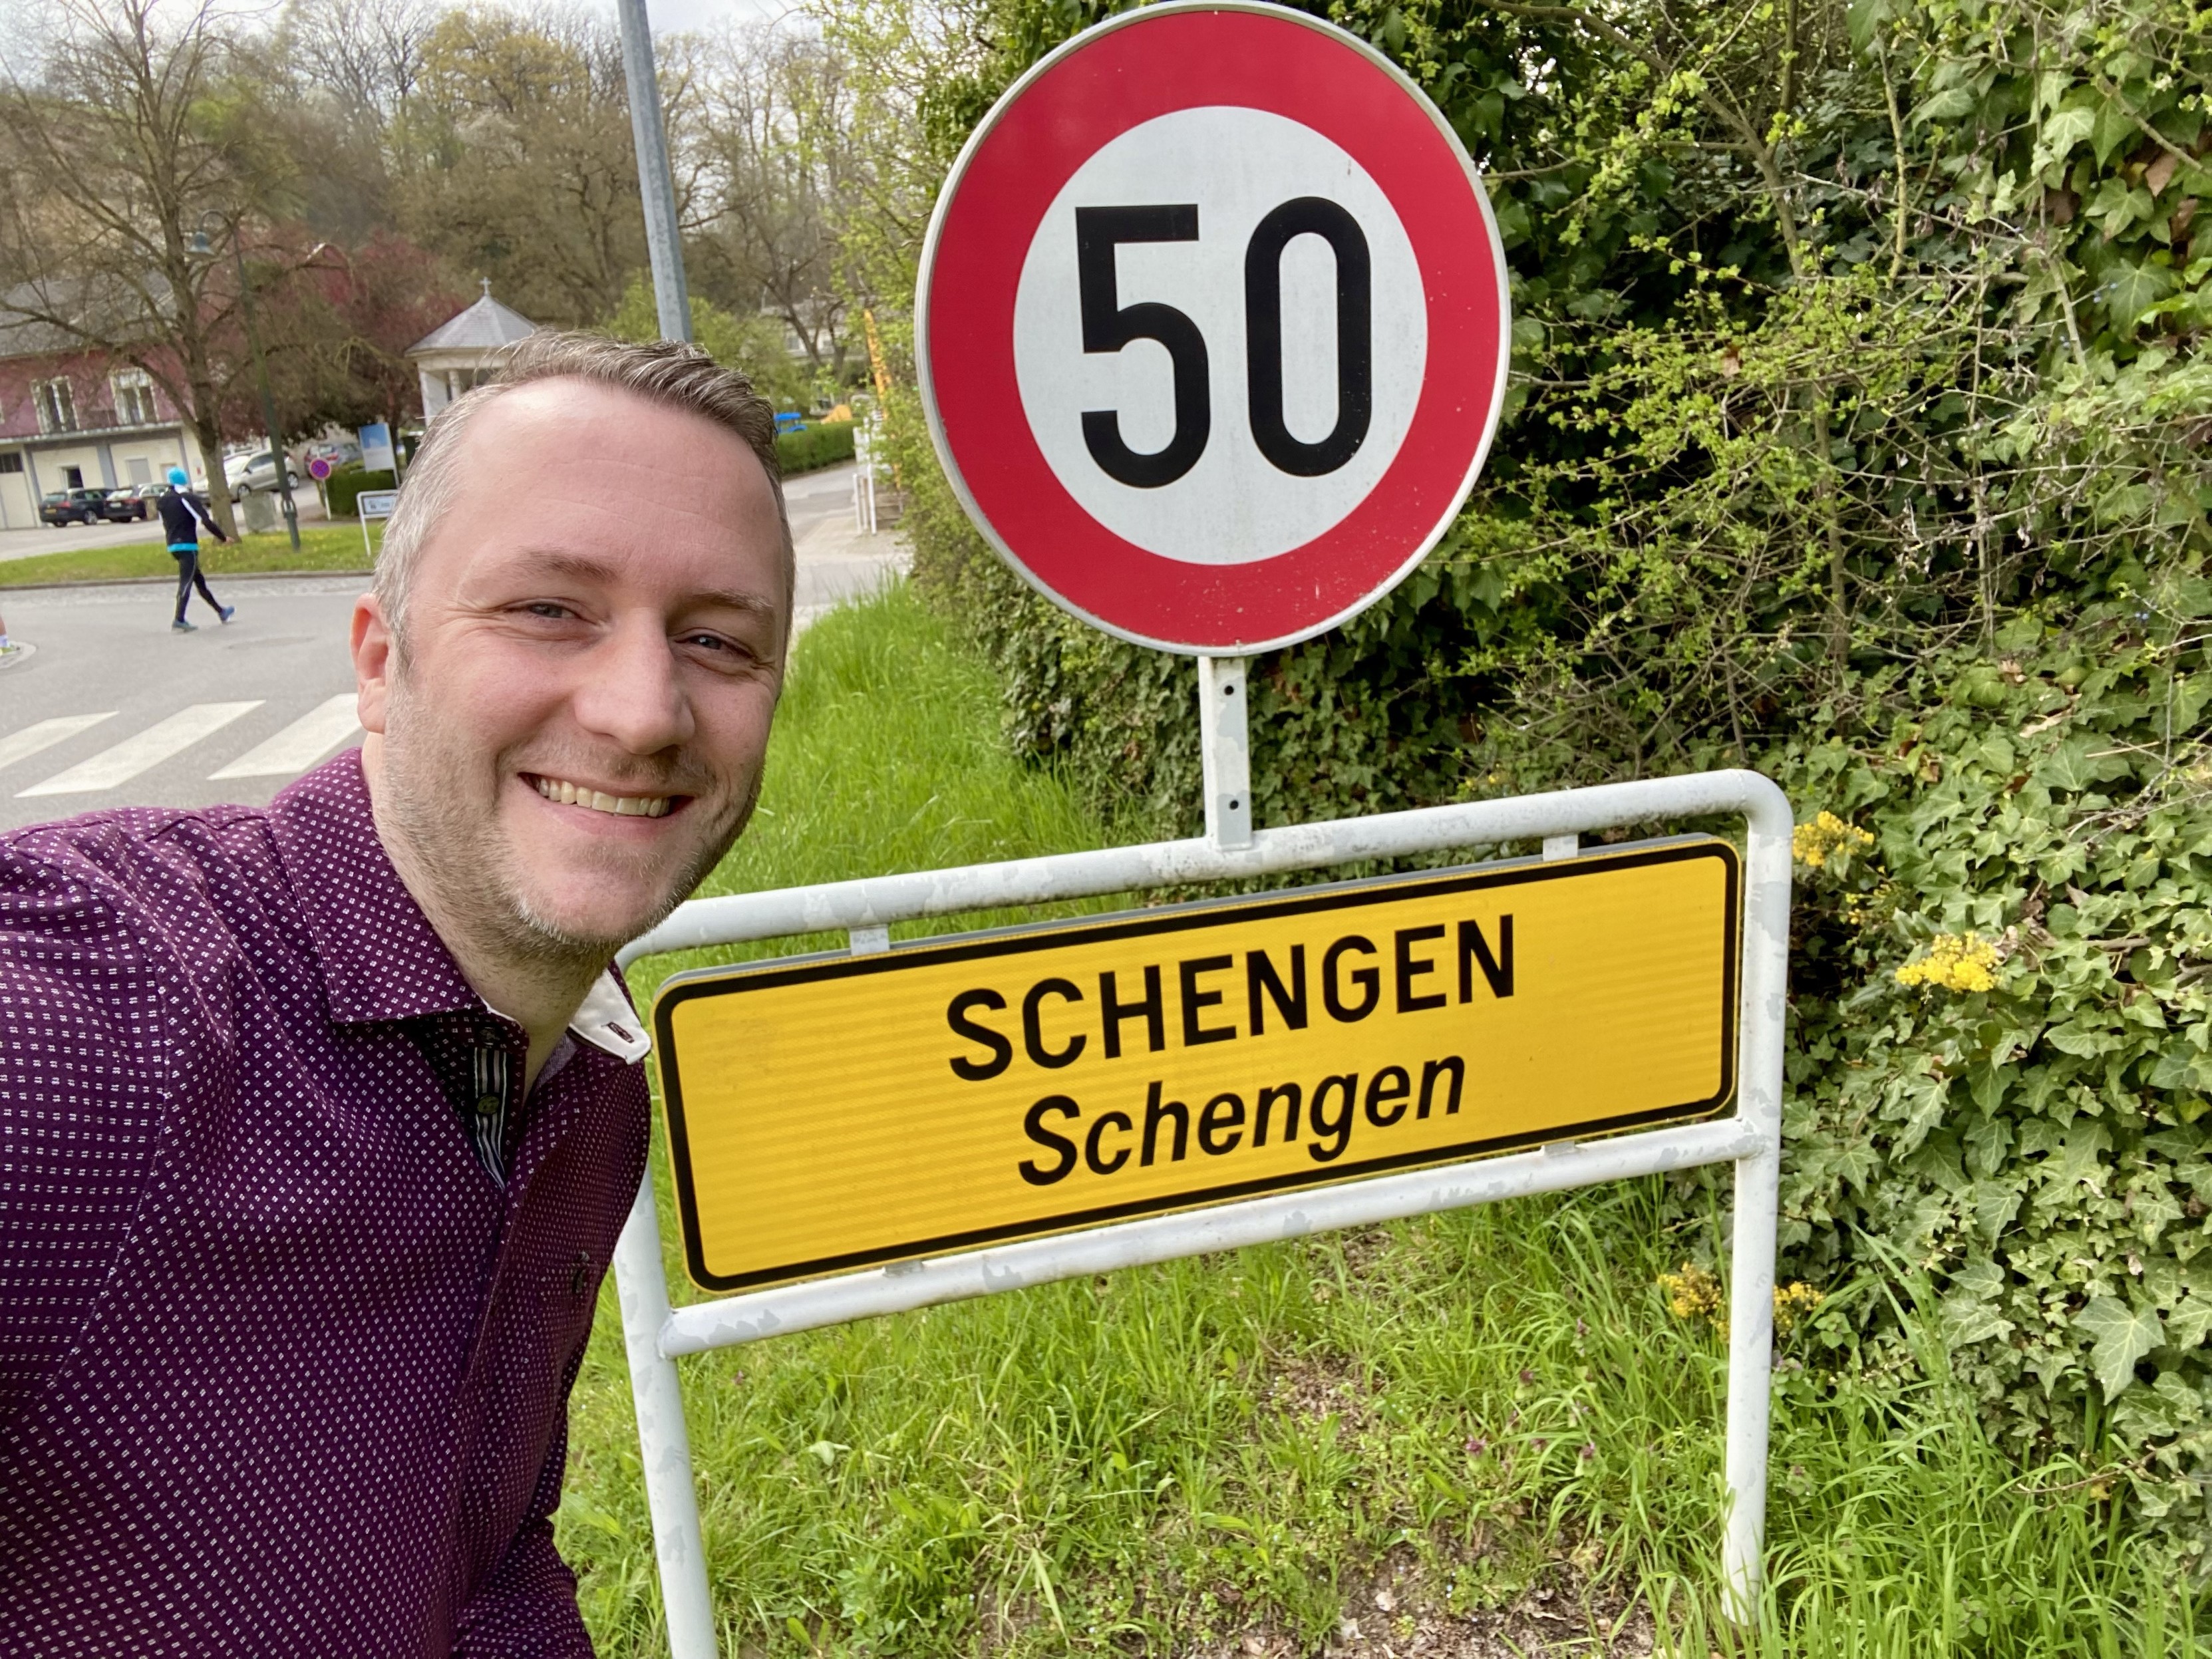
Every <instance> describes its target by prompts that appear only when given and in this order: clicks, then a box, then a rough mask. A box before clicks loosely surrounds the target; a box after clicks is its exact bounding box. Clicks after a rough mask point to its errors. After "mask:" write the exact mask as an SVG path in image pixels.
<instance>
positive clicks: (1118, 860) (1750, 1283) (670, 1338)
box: [614, 659, 1791, 1659]
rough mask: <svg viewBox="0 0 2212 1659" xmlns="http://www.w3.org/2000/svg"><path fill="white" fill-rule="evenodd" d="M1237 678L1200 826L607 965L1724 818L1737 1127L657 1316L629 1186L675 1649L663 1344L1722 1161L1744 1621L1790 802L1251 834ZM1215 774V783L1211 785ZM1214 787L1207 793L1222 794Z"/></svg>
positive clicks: (1775, 799)
mask: <svg viewBox="0 0 2212 1659" xmlns="http://www.w3.org/2000/svg"><path fill="white" fill-rule="evenodd" d="M1224 684H1232V685H1233V687H1234V690H1232V691H1231V692H1229V693H1228V694H1226V695H1225V694H1224V692H1223V690H1222V689H1221V688H1222V686H1223V685H1224ZM1200 688H1201V690H1200V695H1201V696H1202V697H1222V698H1223V699H1224V701H1225V702H1231V701H1233V702H1235V703H1236V704H1237V705H1238V707H1237V710H1236V714H1235V716H1234V717H1233V719H1231V720H1222V721H1221V722H1220V725H1221V726H1226V727H1230V728H1231V730H1228V731H1226V732H1217V728H1216V726H1215V725H1214V722H1213V720H1212V715H1213V713H1214V711H1213V709H1212V706H1211V704H1210V702H1209V703H1208V704H1206V706H1205V707H1204V708H1202V710H1201V713H1202V717H1203V718H1202V724H1203V726H1204V727H1205V732H1206V738H1207V744H1206V747H1207V750H1208V751H1209V752H1208V754H1207V757H1206V762H1207V765H1206V773H1207V782H1208V785H1209V790H1208V795H1207V801H1206V805H1207V809H1208V810H1207V820H1208V826H1209V828H1210V829H1213V830H1214V832H1215V833H1214V835H1212V836H1208V837H1206V838H1201V839H1195V840H1189V841H1171V842H1153V843H1151V844H1149V845H1146V846H1141V847H1115V848H1102V849H1100V850H1098V851H1096V852H1089V853H1066V854H1057V855H1055V856H1053V857H1049V858H1035V859H1018V860H1009V861H1007V862H1005V863H1000V864H981V865H971V866H967V867H965V868H962V869H954V870H933V871H927V872H917V873H915V874H912V875H901V876H881V877H872V878H866V879H863V880H858V881H842V882H828V883H823V884H819V885H817V886H812V887H794V888H787V889H783V890H779V891H775V892H766V893H749V894H744V895H739V896H732V897H726V898H712V899H700V900H695V901H693V902H690V903H688V904H686V905H684V907H683V908H680V909H678V911H677V912H676V913H675V915H671V917H670V918H669V919H668V920H667V921H665V922H664V923H662V924H661V925H660V926H659V927H657V928H655V929H654V930H653V932H652V933H648V934H647V935H646V936H645V937H644V938H642V939H639V940H637V941H636V942H635V944H633V945H630V946H629V949H628V950H626V951H623V957H622V960H623V963H624V965H627V964H628V963H630V962H633V961H635V959H636V958H638V957H642V956H647V955H649V954H652V953H654V952H657V951H680V950H690V949H694V948H696V947H699V946H702V945H733V944H738V943H740V942H743V941H748V940H754V939H777V938H784V937H788V936H790V935H793V934H797V933H818V932H826V931H830V930H835V929H842V930H844V931H846V932H847V933H848V934H849V935H850V936H851V938H852V943H853V948H854V951H857V952H866V951H880V950H884V949H887V948H890V946H889V939H888V929H889V928H890V926H891V924H893V923H894V922H900V921H913V920H915V919H917V918H920V917H923V916H939V915H952V914H956V913H958V912H962V911H971V910H983V909H990V908H998V907H1001V906H1008V905H1020V904H1042V903H1047V902H1051V901H1053V900H1056V899H1072V898H1081V897H1085V896H1091V895H1096V894H1103V893H1119V892H1129V891H1134V890H1139V889H1143V888H1148V887H1158V886H1164V885H1169V884H1181V883H1189V882H1201V881H1216V880H1223V879H1235V878H1241V877H1251V876H1268V875H1276V874H1280V873H1283V872H1290V871H1297V870H1310V869H1316V868H1320V867H1322V866H1328V865H1334V864H1340V863H1345V862H1348V861H1351V860H1364V859H1386V858H1394V857H1399V856H1403V855H1407V854H1418V853H1428V852H1436V851H1440V850H1443V849H1446V848H1462V847H1482V846H1495V845H1498V844H1499V843H1501V842H1542V843H1543V844H1544V855H1545V857H1546V858H1547V859H1557V858H1562V857H1572V856H1573V855H1574V851H1575V848H1576V847H1577V837H1579V836H1581V835H1583V834H1584V833H1586V832H1589V831H1591V830H1596V829H1611V828H1614V827H1616V826H1619V825H1622V824H1630V823H1641V822H1649V821H1650V820H1654V819H1667V820H1675V819H1681V818H1690V817H1708V816H1723V815H1725V816H1729V817H1742V818H1743V819H1744V820H1745V823H1746V829H1747V834H1746V844H1745V848H1744V866H1745V884H1744V885H1745V903H1744V917H1743V941H1742V943H1743V950H1742V957H1741V962H1742V982H1741V991H1740V999H1741V1001H1740V1008H1741V1018H1740V1020H1739V1022H1738V1033H1739V1035H1738V1049H1737V1089H1736V1109H1735V1113H1734V1115H1731V1116H1729V1117H1725V1118H1720V1119H1717V1120H1713V1121H1707V1122H1702V1123H1691V1124H1682V1125H1677V1126H1674V1127H1665V1128H1659V1129H1652V1130H1647V1131H1644V1132H1643V1133H1631V1134H1622V1135H1617V1136H1613V1137H1609V1138H1607V1139H1600V1140H1595V1141H1589V1142H1576V1141H1566V1142H1561V1143H1559V1144H1556V1145H1553V1146H1545V1147H1542V1148H1541V1149H1540V1150H1538V1151H1535V1152H1518V1153H1513V1154H1510V1155H1507V1156H1503V1157H1497V1158H1485V1159H1480V1160H1477V1161H1474V1162H1470V1163H1467V1164H1453V1165H1449V1166H1447V1167H1444V1168H1441V1169H1431V1170H1413V1171H1411V1172H1408V1173H1406V1174H1402V1175H1390V1176H1376V1177H1374V1178H1372V1179H1370V1180H1366V1181H1359V1182H1350V1183H1347V1184H1346V1185H1344V1186H1341V1187H1334V1188H1321V1189H1318V1190H1306V1191H1301V1192H1292V1193H1283V1194H1274V1195H1272V1196H1268V1197H1264V1198H1257V1199H1251V1200H1245V1201H1243V1202H1242V1203H1235V1204H1226V1205H1222V1206H1218V1207H1216V1208H1212V1209H1203V1210H1197V1211H1194V1212H1188V1213H1184V1214H1176V1215H1162V1216H1152V1217H1147V1218H1144V1219H1141V1220H1137V1221H1130V1222H1124V1223H1121V1224H1120V1225H1114V1226H1106V1227H1100V1228H1097V1229H1094V1230H1092V1231H1086V1232H1078V1233H1071V1234H1065V1235H1061V1236H1058V1237H1048V1238H1037V1239H1029V1240H1024V1241H1023V1242H1020V1243H1012V1244H1005V1245H1000V1246H996V1247H993V1248H989V1249H977V1250H970V1251H967V1252H963V1253H961V1254H957V1255H949V1256H945V1257H943V1258H941V1259H936V1260H930V1261H908V1262H900V1263H895V1264H893V1265H891V1266H890V1267H882V1268H878V1269H874V1270H871V1271H866V1272H860V1273H846V1274H842V1275H839V1276H837V1277H834V1278H829V1279H816V1280H811V1281H809V1282H806V1283H804V1284H798V1285H779V1286H775V1287H773V1288H770V1289H768V1290H763V1291H751V1292H749V1293H746V1294H744V1295H739V1296H732V1297H721V1298H719V1299H716V1300H714V1301H708V1302H702V1303H696V1304H692V1305H690V1306H689V1307H684V1308H679V1309H675V1310H671V1308H670V1306H669V1301H668V1284H667V1279H666V1278H665V1268H664V1267H663V1263H662V1257H661V1247H660V1232H659V1221H658V1219H657V1218H656V1216H655V1214H654V1205H653V1178H652V1176H651V1175H650V1173H648V1174H647V1176H646V1179H645V1182H644V1184H643V1185H642V1186H641V1188H640V1189H639V1192H638V1195H637V1201H636V1204H635V1206H634V1207H633V1208H632V1210H631V1212H630V1218H629V1225H628V1226H627V1227H626V1228H625V1229H624V1231H623V1236H622V1240H621V1243H619V1244H618V1245H617V1249H616V1253H615V1262H614V1267H615V1275H616V1279H617V1285H618V1287H619V1291H620V1296H621V1303H622V1314H623V1338H624V1340H625V1341H626V1343H627V1344H628V1346H629V1364H630V1382H631V1386H632V1388H633V1389H634V1390H635V1395H636V1401H637V1416H638V1437H639V1439H640V1441H641V1444H642V1448H643V1451H644V1465H645V1476H646V1490H647V1499H648V1502H649V1504H650V1506H651V1509H652V1514H653V1539H654V1544H655V1547H656V1550H657V1552H658V1554H659V1566H660V1579H661V1595H662V1598H663V1603H664V1606H665V1609H666V1614H667V1621H668V1636H669V1651H670V1653H671V1656H672V1659H713V1656H714V1655H715V1653H716V1651H717V1649H716V1642H715V1637H714V1626H713V1615H712V1612H711V1607H710V1602H709V1599H708V1587H707V1571H706V1555H705V1549H704V1545H703V1541H702V1536H701V1532H700V1525H699V1510H698V1502H697V1497H696V1491H695V1489H694V1487H693V1484H692V1479H691V1466H690V1440H689V1435H688V1432H687V1430H686V1427H685V1425H684V1405H683V1399H682V1396H681V1395H680V1393H679V1392H678V1383H677V1376H676V1368H675V1364H674V1361H675V1358H676V1357H677V1356H678V1355H680V1354H689V1353H699V1352H704V1351H705V1350H707V1349H709V1348H720V1347H729V1346H736V1345H738V1344H740V1343H744V1342H756V1341H758V1340H761V1339H762V1338H763V1337H769V1336H779V1335H785V1334H790V1333H793V1332H796V1331H804V1330H811V1329H814V1328H817V1327H821V1326H824V1325H836V1324H842V1323H844V1322H848V1321H850V1320H855V1319H866V1318H870V1317H872V1316H876V1315H879V1314H888V1313H898V1312H903V1311H905V1310H909V1309H914V1308H922V1307H927V1306H930V1305H931V1304H935V1303H940V1302H953V1301H958V1300H961V1299H963V1298H965V1297H974V1296H987V1295H992V1294H994V1293H995V1292H998V1291H1012V1290H1020V1289H1023V1288H1024V1287H1026V1286H1029V1285H1043V1284H1048V1283H1050V1282H1052V1281H1053V1280H1054V1279H1068V1278H1074V1277H1080V1276H1083V1275H1086V1274H1091V1273H1106V1272H1110V1271H1113V1270H1114V1269H1116V1268H1121V1267H1137V1266H1140V1265H1142V1264H1144V1263H1147V1262H1155V1261H1172V1260H1174V1259H1176V1258H1177V1257H1180V1256H1186V1255H1198V1254H1200V1253H1203V1252H1206V1251H1212V1250H1224V1249H1234V1248H1237V1247H1238V1246H1241V1245H1245V1244H1256V1243H1263V1242H1265V1241H1267V1240H1270V1239H1284V1238H1298V1237H1304V1236H1306V1235H1308V1234H1311V1233H1316V1232H1322V1231H1329V1230H1332V1229H1335V1228H1341V1227H1355V1226H1362V1225H1367V1224H1370V1223H1372V1222H1377V1221H1388V1220H1395V1219H1397V1218H1403V1217H1407V1216H1416V1215H1425V1214H1428V1213H1431V1212H1436V1211H1441V1210H1450V1209H1458V1208H1462V1207H1464V1206H1469V1205H1474V1204H1483V1203H1489V1202H1492V1201H1493V1200H1498V1199H1504V1198H1514V1197H1518V1196H1520V1195H1522V1194H1528V1193H1543V1192H1556V1191H1560V1190H1563V1189H1565V1188H1575V1187H1586V1186H1590V1185H1593V1184H1595V1183H1596V1182H1601V1181H1619V1180H1624V1179H1626V1178H1628V1177H1631V1176H1643V1175H1652V1174H1656V1173H1658V1172H1660V1171H1662V1170H1681V1169H1688V1168H1692V1167H1693V1166H1696V1165H1699V1164H1723V1163H1733V1164H1735V1238H1734V1245H1733V1264H1732V1268H1731V1273H1730V1294H1729V1393H1728V1427H1727V1461H1726V1480H1727V1516H1726V1520H1725V1522H1724V1531H1723V1538H1722V1544H1721V1571H1722V1583H1723V1592H1724V1595H1725V1598H1726V1602H1727V1605H1728V1607H1729V1612H1730V1613H1731V1614H1732V1615H1733V1616H1734V1617H1735V1620H1737V1621H1738V1622H1739V1623H1742V1624H1751V1623H1753V1622H1754V1621H1755V1620H1756V1617H1757V1613H1758V1608H1759V1593H1760V1581H1761V1572H1762V1550H1763V1544H1764V1534H1765V1515H1766V1442H1767V1394H1768V1383H1769V1376H1770V1367H1771V1346H1772V1340H1773V1316H1774V1255H1775V1222H1776V1207H1777V1200H1778V1180H1779V1172H1780V1158H1781V1145H1782V1023H1783V1004H1784V975H1785V971H1786V968H1787V962H1788V953H1789V936H1790V829H1791V814H1790V803H1789V801H1788V799H1786V798H1785V797H1784V794H1783V793H1782V791H1781V790H1780V789H1778V787H1775V785H1774V784H1773V783H1772V782H1771V781H1769V780H1767V779H1766V778H1765V777H1762V776H1760V775H1759V774H1758V773H1756V772H1749V771H1725V772H1703V773H1698V774H1694V775H1691V776H1687V777H1678V778H1659V779H1653V780H1650V781H1644V782H1638V783H1622V784H1607V785H1604V786H1601V787H1596V788H1590V789H1571V790H1560V791H1556V792H1553V793H1547V794H1541V795H1522V796H1516V797H1514V798H1512V799H1504V800H1486V801H1470V802H1467V803H1464V804H1462V805H1453V806H1435V807H1425V808H1421V809H1419V810H1417V811H1404V812H1389V813H1383V814H1381V815H1379V816H1376V817H1364V818H1340V819H1335V820H1333V821H1330V822H1327V823H1307V824H1299V825H1297V826H1295V827H1291V828H1288V829H1261V830H1254V829H1251V828H1250V827H1249V825H1250V816H1249V799H1245V798H1243V796H1244V790H1243V785H1244V784H1246V783H1247V782H1248V781H1249V780H1248V779H1247V778H1245V777H1244V776H1243V736H1244V724H1243V708H1242V706H1241V705H1242V704H1243V700H1244V699H1243V673H1242V664H1241V663H1240V664H1236V665H1233V666H1232V665H1226V664H1216V663H1209V662H1208V661H1206V659H1201V662H1200ZM1223 739H1225V740H1223ZM1217 742H1218V743H1219V748H1218V750H1217V747H1216V744H1217ZM1224 751H1225V752H1224ZM1232 782H1233V785H1234V789H1233V793H1232V790H1231V788H1227V787H1222V786H1225V785H1230V784H1231V783H1232ZM1217 788H1219V789H1220V793H1221V796H1222V799H1221V800H1220V801H1219V803H1218V805H1217V800H1216V795H1215V790H1216V789H1217ZM1230 799H1237V800H1238V806H1239V807H1241V808H1242V809H1243V810H1242V811H1239V810H1237V808H1232V807H1230V806H1229V805H1228V801H1229V800H1230ZM1240 818H1241V819H1242V820H1243V822H1242V823H1239V822H1238V820H1239V819H1240ZM1223 831H1226V832H1227V833H1226V834H1223V833H1222V832H1223ZM1239 841H1241V844H1237V842H1239Z"/></svg>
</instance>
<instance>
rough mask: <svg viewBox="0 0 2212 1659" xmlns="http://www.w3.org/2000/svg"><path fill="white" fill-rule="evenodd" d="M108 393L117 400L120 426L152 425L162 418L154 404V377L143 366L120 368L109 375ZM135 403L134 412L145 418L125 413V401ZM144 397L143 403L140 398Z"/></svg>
mask: <svg viewBox="0 0 2212 1659" xmlns="http://www.w3.org/2000/svg"><path fill="white" fill-rule="evenodd" d="M107 390H108V395H109V396H110V397H112V398H113V399H114V401H115V424H116V425H118V426H152V425H153V424H155V422H156V421H158V420H159V419H160V418H161V416H160V412H159V411H158V410H156V409H155V404H154V377H153V376H152V375H150V374H148V373H147V372H146V371H145V370H144V369H143V368H118V369H117V370H116V371H115V372H114V373H113V374H110V375H109V376H108V377H107ZM125 398H129V399H130V400H131V404H133V409H132V413H133V414H134V415H136V414H140V413H141V412H142V410H143V418H141V419H135V420H134V419H131V418H128V417H126V416H125V414H124V401H125ZM141 398H143V399H144V402H143V404H140V403H139V399H141Z"/></svg>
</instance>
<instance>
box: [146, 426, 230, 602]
mask: <svg viewBox="0 0 2212 1659" xmlns="http://www.w3.org/2000/svg"><path fill="white" fill-rule="evenodd" d="M190 486H191V479H190V478H189V477H186V476H185V469H184V468H182V467H181V466H173V467H171V468H170V469H169V487H168V488H167V489H165V490H163V491H162V492H161V494H160V495H156V496H155V498H154V507H155V511H156V512H158V513H160V514H161V532H162V533H163V534H164V535H166V536H167V538H169V556H170V557H171V558H173V559H174V560H175V561H176V562H177V616H176V620H175V621H173V622H172V623H170V624H169V629H170V631H171V632H172V633H176V634H192V633H197V632H198V630H197V629H195V628H194V627H193V626H192V625H191V623H189V622H187V621H185V606H186V605H190V604H191V602H192V590H193V589H194V588H195V587H197V588H198V589H199V592H200V597H201V598H202V599H205V600H206V601H207V602H208V609H210V611H214V612H215V615H216V621H217V622H228V621H229V620H230V619H231V618H232V617H234V616H236V615H237V614H238V608H237V606H235V605H225V604H223V603H222V601H221V600H219V599H216V596H215V595H214V593H212V592H210V591H209V588H208V585H207V578H206V577H205V576H204V575H202V574H200V532H201V530H202V529H208V530H212V531H213V532H215V538H216V540H217V541H219V542H227V541H228V540H229V539H230V538H229V537H228V536H226V535H225V534H223V531H222V526H221V525H219V524H217V523H216V521H215V518H214V516H213V515H212V514H211V513H209V511H208V505H207V503H206V502H205V501H202V500H201V499H200V498H199V496H198V495H197V494H195V493H194V492H193V490H192V489H191V487H190Z"/></svg>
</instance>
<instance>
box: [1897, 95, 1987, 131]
mask: <svg viewBox="0 0 2212 1659" xmlns="http://www.w3.org/2000/svg"><path fill="white" fill-rule="evenodd" d="M1973 106H1974V94H1972V93H1971V92H1969V91H1968V90H1967V89H1966V88H1964V87H1946V88H1944V89H1943V90H1942V91H1941V92H1939V93H1937V94H1936V95H1935V96H1934V97H1932V98H1929V99H1928V100H1925V101H1924V102H1923V103H1922V104H1921V106H1919V108H1917V109H1916V110H1914V111H1913V112H1912V125H1915V126H1924V125H1927V124H1928V123H1929V122H1930V121H1955V120H1957V119H1958V118H1959V117H1960V116H1961V115H1964V114H1966V112H1968V111H1969V110H1971V109H1972V108H1973Z"/></svg>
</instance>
